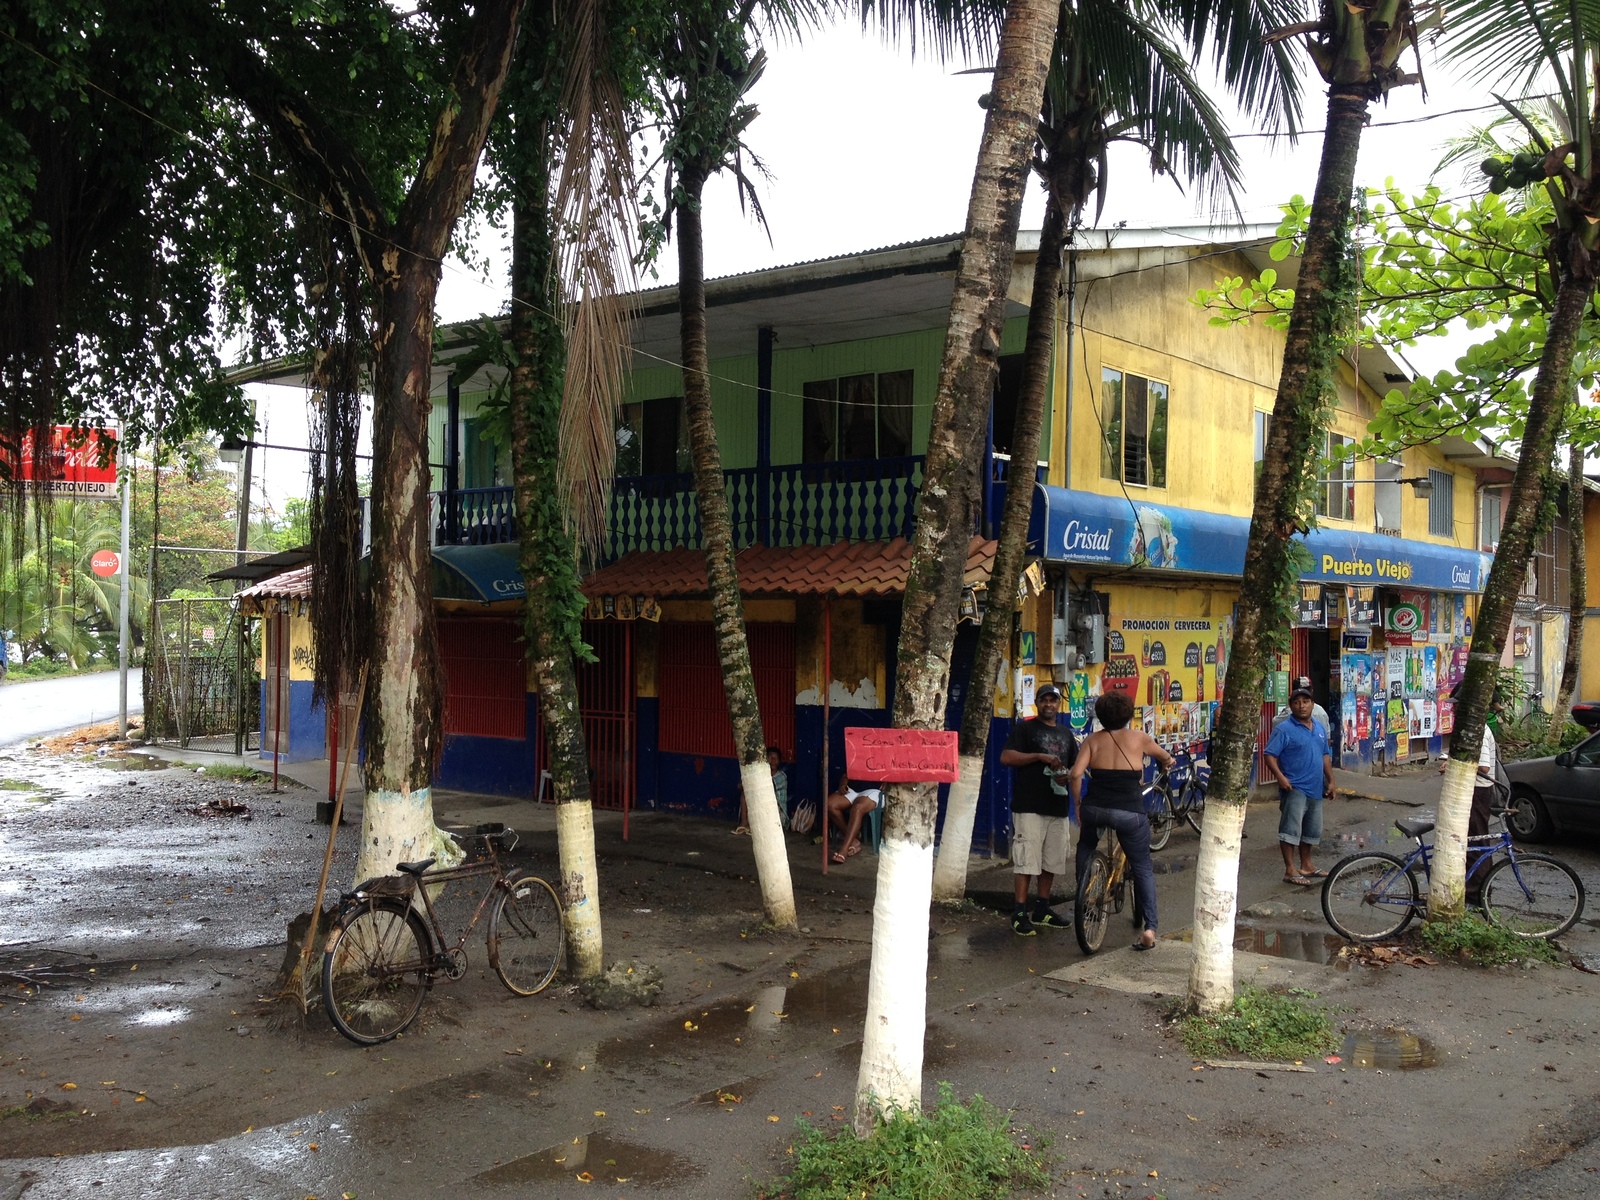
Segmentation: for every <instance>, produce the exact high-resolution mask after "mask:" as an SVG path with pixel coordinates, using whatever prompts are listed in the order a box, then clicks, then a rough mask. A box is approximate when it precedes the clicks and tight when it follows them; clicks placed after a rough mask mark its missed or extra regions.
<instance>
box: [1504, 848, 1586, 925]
mask: <svg viewBox="0 0 1600 1200" xmlns="http://www.w3.org/2000/svg"><path fill="white" fill-rule="evenodd" d="M1482 904H1483V913H1484V916H1486V917H1488V918H1489V922H1490V923H1491V924H1493V925H1498V926H1500V928H1502V929H1506V930H1509V931H1510V932H1512V933H1515V934H1517V935H1519V936H1520V937H1542V938H1553V937H1559V936H1560V935H1561V934H1563V933H1565V932H1566V931H1567V930H1569V929H1571V928H1572V925H1573V922H1575V921H1576V920H1577V919H1578V918H1579V917H1581V916H1582V915H1583V881H1582V880H1580V879H1579V878H1578V873H1577V872H1576V871H1574V870H1573V869H1572V868H1571V867H1569V866H1567V864H1566V863H1564V862H1562V861H1561V860H1560V859H1559V858H1552V857H1551V856H1550V855H1548V854H1519V855H1517V856H1516V857H1515V858H1507V859H1505V860H1503V861H1501V862H1499V863H1496V864H1495V865H1494V866H1492V867H1490V868H1489V874H1488V875H1486V876H1485V877H1484V880H1483V900H1482Z"/></svg>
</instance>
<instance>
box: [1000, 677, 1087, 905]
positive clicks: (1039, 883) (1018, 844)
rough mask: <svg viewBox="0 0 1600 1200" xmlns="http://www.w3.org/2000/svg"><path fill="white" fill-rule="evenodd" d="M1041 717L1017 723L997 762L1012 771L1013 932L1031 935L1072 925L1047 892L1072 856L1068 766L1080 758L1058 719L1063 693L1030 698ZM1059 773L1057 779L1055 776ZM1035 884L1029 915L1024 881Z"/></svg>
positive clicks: (1047, 688) (1047, 690)
mask: <svg viewBox="0 0 1600 1200" xmlns="http://www.w3.org/2000/svg"><path fill="white" fill-rule="evenodd" d="M1034 704H1035V705H1036V706H1037V707H1038V710H1039V715H1038V716H1036V717H1032V718H1030V719H1028V720H1026V721H1019V722H1018V723H1017V724H1016V725H1015V726H1014V727H1013V728H1012V730H1011V736H1010V737H1009V738H1007V739H1006V744H1005V749H1003V750H1001V751H1000V764H1001V765H1002V766H1006V767H1010V768H1012V776H1011V778H1012V784H1011V870H1012V878H1013V880H1014V881H1015V884H1016V895H1015V897H1014V898H1015V901H1016V905H1015V907H1014V908H1013V909H1012V913H1011V932H1012V933H1014V934H1016V935H1017V936H1018V937H1033V936H1035V934H1036V933H1037V932H1038V930H1039V929H1040V928H1044V929H1067V928H1069V927H1070V926H1071V924H1072V923H1071V922H1070V921H1065V920H1063V919H1062V918H1061V917H1059V916H1057V915H1056V913H1055V911H1054V910H1052V909H1051V907H1050V889H1051V888H1052V887H1053V886H1055V878H1056V876H1057V875H1062V874H1065V873H1066V870H1067V860H1068V859H1070V858H1071V857H1072V822H1071V821H1070V820H1069V819H1068V814H1069V812H1070V809H1069V804H1070V800H1071V797H1070V796H1069V795H1068V792H1067V781H1066V768H1067V766H1068V765H1069V764H1070V763H1071V762H1072V760H1073V759H1074V758H1076V757H1077V754H1078V742H1077V739H1076V738H1074V737H1073V736H1072V730H1071V729H1069V728H1067V726H1066V725H1065V724H1063V723H1061V722H1060V721H1058V720H1057V718H1058V717H1059V716H1060V715H1061V689H1060V688H1058V687H1056V685H1055V684H1053V683H1047V684H1045V685H1044V686H1042V687H1041V688H1040V689H1039V690H1038V691H1037V692H1036V693H1035V694H1034ZM1058 771H1059V772H1061V776H1060V780H1059V782H1058V781H1057V777H1056V773H1057V772H1058ZM1030 879H1031V880H1034V881H1035V884H1034V904H1033V912H1032V914H1031V915H1030V914H1029V912H1028V881H1029V880H1030Z"/></svg>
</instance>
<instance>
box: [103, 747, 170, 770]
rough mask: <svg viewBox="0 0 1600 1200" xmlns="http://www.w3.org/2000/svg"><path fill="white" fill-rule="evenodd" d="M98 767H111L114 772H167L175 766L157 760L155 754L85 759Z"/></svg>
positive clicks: (162, 760) (135, 752) (129, 753)
mask: <svg viewBox="0 0 1600 1200" xmlns="http://www.w3.org/2000/svg"><path fill="white" fill-rule="evenodd" d="M84 761H85V762H88V763H92V764H93V765H94V766H98V767H109V768H110V769H111V770H113V771H165V770H167V769H169V768H170V767H172V766H173V765H174V764H172V763H170V762H168V761H167V760H166V759H164V758H157V757H156V756H155V755H153V754H140V753H138V752H137V751H129V752H128V753H127V754H119V755H113V754H108V755H106V756H105V757H104V758H90V759H85V760H84Z"/></svg>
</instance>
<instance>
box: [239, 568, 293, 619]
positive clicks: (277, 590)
mask: <svg viewBox="0 0 1600 1200" xmlns="http://www.w3.org/2000/svg"><path fill="white" fill-rule="evenodd" d="M233 598H234V599H235V600H236V601H238V603H239V606H240V607H241V608H242V609H244V611H245V612H247V613H259V612H261V611H262V605H263V603H264V602H265V601H268V600H276V601H291V600H298V601H302V602H304V603H310V601H311V564H310V563H307V564H306V565H305V566H303V567H296V568H295V569H294V570H292V571H285V572H283V573H282V574H281V575H274V576H272V578H270V579H263V580H262V581H261V582H260V583H257V584H254V585H252V586H250V587H247V588H241V589H240V590H239V591H237V592H235V593H234V594H233Z"/></svg>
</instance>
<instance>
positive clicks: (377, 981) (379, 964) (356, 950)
mask: <svg viewBox="0 0 1600 1200" xmlns="http://www.w3.org/2000/svg"><path fill="white" fill-rule="evenodd" d="M432 946H433V938H432V936H431V935H430V934H429V933H428V927H427V926H426V925H424V924H423V922H422V918H421V917H419V916H418V915H417V914H416V912H414V911H413V910H412V908H411V906H410V905H408V904H406V903H405V902H404V901H401V900H383V901H372V902H368V903H367V904H365V905H363V906H362V907H361V908H358V909H355V910H353V911H351V912H349V913H346V914H345V915H344V916H342V917H340V918H339V920H338V922H337V923H336V924H335V925H334V927H333V934H332V935H331V936H330V937H329V939H328V948H327V951H326V952H325V953H324V954H323V956H322V1003H323V1006H324V1007H325V1008H326V1009H327V1010H328V1016H329V1018H330V1019H331V1020H332V1021H333V1025H334V1028H335V1029H337V1030H338V1031H339V1032H340V1033H342V1034H344V1036H345V1037H347V1038H349V1039H350V1040H351V1041H352V1042H356V1043H357V1044H359V1045H362V1046H375V1045H377V1044H378V1043H379V1042H386V1041H388V1040H389V1039H390V1038H392V1037H394V1036H395V1035H396V1034H398V1033H400V1032H402V1031H403V1030H404V1029H405V1028H406V1026H408V1025H410V1024H411V1022H412V1021H413V1020H415V1019H416V1016H417V1011H418V1010H419V1009H420V1008H421V1007H422V1001H423V998H424V997H425V996H426V995H427V994H428V989H429V988H430V987H431V986H433V975H432V973H431V971H430V970H429V960H430V958H431V957H432Z"/></svg>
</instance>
